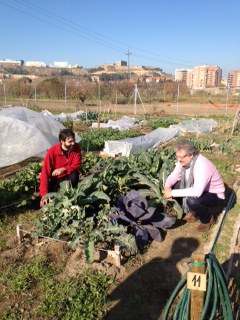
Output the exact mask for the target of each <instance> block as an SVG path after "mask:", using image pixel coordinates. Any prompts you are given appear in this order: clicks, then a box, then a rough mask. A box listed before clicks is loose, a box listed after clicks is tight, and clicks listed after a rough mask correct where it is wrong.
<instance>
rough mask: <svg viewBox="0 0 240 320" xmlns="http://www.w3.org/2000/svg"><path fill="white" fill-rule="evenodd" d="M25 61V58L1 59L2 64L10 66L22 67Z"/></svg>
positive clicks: (0, 63)
mask: <svg viewBox="0 0 240 320" xmlns="http://www.w3.org/2000/svg"><path fill="white" fill-rule="evenodd" d="M23 64H24V61H23V60H11V59H4V60H0V65H3V66H8V67H13V66H14V67H15V66H18V67H21V66H23Z"/></svg>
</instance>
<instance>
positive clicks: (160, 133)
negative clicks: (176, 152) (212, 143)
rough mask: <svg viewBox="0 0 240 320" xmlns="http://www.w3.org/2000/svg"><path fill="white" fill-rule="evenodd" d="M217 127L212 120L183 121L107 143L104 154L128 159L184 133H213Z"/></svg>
mask: <svg viewBox="0 0 240 320" xmlns="http://www.w3.org/2000/svg"><path fill="white" fill-rule="evenodd" d="M216 126H217V122H216V121H215V120H212V119H198V120H194V119H192V120H183V121H182V122H180V123H179V124H177V125H171V126H170V127H169V128H158V129H156V130H154V131H152V132H151V133H148V134H146V135H144V136H140V137H136V138H128V139H124V140H117V141H105V145H104V149H103V152H104V153H105V154H107V155H109V156H113V157H114V156H116V155H119V154H120V155H123V156H126V157H128V156H129V155H130V153H131V152H132V153H140V152H141V151H142V150H147V149H150V148H155V147H156V146H157V145H159V144H161V143H164V142H166V141H168V140H170V139H172V138H174V137H177V136H180V135H182V134H184V133H187V132H196V133H205V132H211V131H212V130H213V129H214V128H215V127H216Z"/></svg>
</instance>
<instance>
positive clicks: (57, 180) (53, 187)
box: [48, 171, 79, 192]
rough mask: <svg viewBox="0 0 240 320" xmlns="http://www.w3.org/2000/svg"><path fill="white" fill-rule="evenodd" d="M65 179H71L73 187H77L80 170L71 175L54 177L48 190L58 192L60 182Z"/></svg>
mask: <svg viewBox="0 0 240 320" xmlns="http://www.w3.org/2000/svg"><path fill="white" fill-rule="evenodd" d="M63 181H70V182H71V184H72V187H73V188H75V187H76V186H77V184H78V182H79V172H78V171H73V172H71V173H70V174H69V175H66V176H64V177H62V178H56V177H52V179H51V180H50V181H49V183H48V192H58V190H59V188H60V184H61V182H63Z"/></svg>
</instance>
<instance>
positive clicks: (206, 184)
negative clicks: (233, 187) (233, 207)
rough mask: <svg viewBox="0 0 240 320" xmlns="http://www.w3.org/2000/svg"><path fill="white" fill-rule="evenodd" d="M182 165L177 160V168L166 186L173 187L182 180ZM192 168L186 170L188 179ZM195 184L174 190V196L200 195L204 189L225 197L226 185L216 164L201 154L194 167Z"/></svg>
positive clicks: (222, 197)
mask: <svg viewBox="0 0 240 320" xmlns="http://www.w3.org/2000/svg"><path fill="white" fill-rule="evenodd" d="M181 171H182V165H181V164H180V163H179V162H177V163H176V166H175V169H174V170H173V172H172V173H171V174H170V175H169V176H168V178H167V180H166V183H165V187H170V188H172V187H173V186H174V185H175V183H177V182H178V181H180V180H181ZM189 173H190V168H188V169H187V170H186V179H188V177H189ZM193 179H194V183H193V186H192V187H190V188H185V189H175V190H172V197H200V196H201V195H202V194H203V192H204V191H207V192H210V193H216V194H217V196H218V197H219V198H220V199H225V194H224V191H225V187H224V183H223V180H222V178H221V176H220V174H219V172H218V170H217V169H216V167H215V166H214V164H213V163H212V162H211V161H210V160H208V159H207V158H206V157H204V156H203V155H202V154H199V156H198V158H197V160H196V163H195V166H194V169H193Z"/></svg>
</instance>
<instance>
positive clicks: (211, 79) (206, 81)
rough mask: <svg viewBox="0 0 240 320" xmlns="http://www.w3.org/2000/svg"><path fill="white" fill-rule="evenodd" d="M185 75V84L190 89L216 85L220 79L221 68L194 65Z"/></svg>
mask: <svg viewBox="0 0 240 320" xmlns="http://www.w3.org/2000/svg"><path fill="white" fill-rule="evenodd" d="M185 77H186V84H187V86H188V87H189V88H192V89H205V88H210V87H218V86H219V85H220V83H221V79H222V69H221V68H219V67H218V66H208V65H202V66H196V67H193V69H191V70H187V74H186V76H185ZM175 79H176V78H175Z"/></svg>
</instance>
